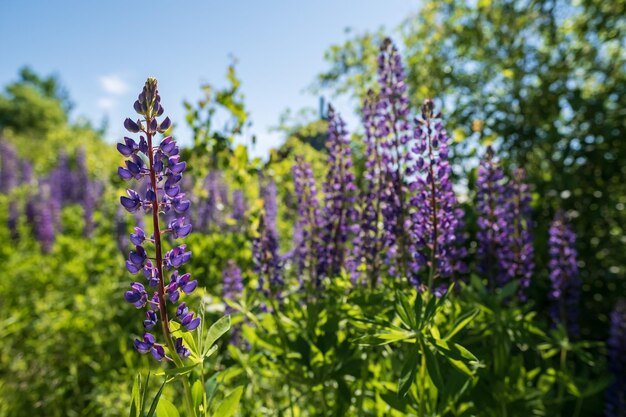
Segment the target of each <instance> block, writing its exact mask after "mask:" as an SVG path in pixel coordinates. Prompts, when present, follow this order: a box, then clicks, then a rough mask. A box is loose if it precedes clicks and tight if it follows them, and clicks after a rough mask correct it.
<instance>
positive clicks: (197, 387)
mask: <svg viewBox="0 0 626 417" xmlns="http://www.w3.org/2000/svg"><path fill="white" fill-rule="evenodd" d="M203 397H204V387H202V382H200V380H199V379H196V382H194V383H193V385H192V386H191V398H192V399H193V406H194V408H195V409H197V408H198V407H199V406H200V404H202V400H203Z"/></svg>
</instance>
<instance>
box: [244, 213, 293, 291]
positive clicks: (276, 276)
mask: <svg viewBox="0 0 626 417" xmlns="http://www.w3.org/2000/svg"><path fill="white" fill-rule="evenodd" d="M270 214H271V213H270ZM269 217H270V216H269V215H268V213H267V209H266V210H265V214H264V215H261V218H260V219H259V227H258V230H257V236H255V237H254V238H253V240H252V261H253V264H254V267H253V270H254V273H255V274H257V276H258V290H259V291H260V292H262V293H263V294H264V295H265V296H266V297H267V298H269V299H270V300H272V301H273V300H277V301H280V300H281V299H282V290H283V289H284V287H285V281H284V280H283V260H282V258H281V257H280V255H279V253H278V235H277V234H276V230H275V226H274V228H272V226H270V225H269V224H268V220H267V219H268V218H269Z"/></svg>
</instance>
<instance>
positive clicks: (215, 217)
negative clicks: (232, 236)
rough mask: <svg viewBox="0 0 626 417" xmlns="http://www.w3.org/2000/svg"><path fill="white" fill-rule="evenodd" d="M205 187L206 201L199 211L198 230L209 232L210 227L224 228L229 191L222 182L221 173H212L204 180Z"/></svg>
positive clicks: (202, 203)
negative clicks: (224, 213) (224, 215)
mask: <svg viewBox="0 0 626 417" xmlns="http://www.w3.org/2000/svg"><path fill="white" fill-rule="evenodd" d="M203 187H204V189H205V190H206V192H207V198H206V200H204V201H202V202H201V204H200V205H199V209H198V228H199V230H203V231H208V230H209V226H210V225H214V226H218V227H220V226H222V225H223V223H224V218H223V212H224V210H225V208H226V204H227V201H228V189H227V188H226V185H225V184H224V183H223V181H222V173H221V172H220V171H210V172H209V173H208V174H207V176H206V177H205V179H204V182H203Z"/></svg>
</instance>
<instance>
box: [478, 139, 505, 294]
mask: <svg viewBox="0 0 626 417" xmlns="http://www.w3.org/2000/svg"><path fill="white" fill-rule="evenodd" d="M505 181H506V179H505V177H504V171H503V169H502V167H501V166H500V164H499V163H498V161H496V160H495V159H494V152H493V149H492V148H491V146H489V147H487V151H486V152H485V156H484V158H483V159H482V160H481V161H480V165H479V166H478V178H477V180H476V188H477V191H476V200H477V204H476V210H477V211H478V233H477V235H476V237H477V241H478V251H477V257H478V259H477V269H478V272H479V273H481V274H483V275H486V276H487V278H488V280H489V284H490V287H491V288H497V287H502V286H503V285H504V284H506V283H507V282H508V280H509V278H510V277H509V272H508V271H507V269H506V267H505V265H506V261H505V259H511V258H512V257H513V254H512V252H511V244H510V243H511V240H512V236H510V235H509V222H510V212H509V211H508V210H507V209H508V207H507V188H506V184H505Z"/></svg>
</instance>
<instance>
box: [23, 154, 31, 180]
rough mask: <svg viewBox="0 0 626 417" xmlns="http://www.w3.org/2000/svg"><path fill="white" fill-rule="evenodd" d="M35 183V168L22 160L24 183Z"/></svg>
mask: <svg viewBox="0 0 626 417" xmlns="http://www.w3.org/2000/svg"><path fill="white" fill-rule="evenodd" d="M31 182H33V166H32V165H31V163H30V162H29V161H27V160H25V159H24V160H22V183H24V184H30V183H31Z"/></svg>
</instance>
